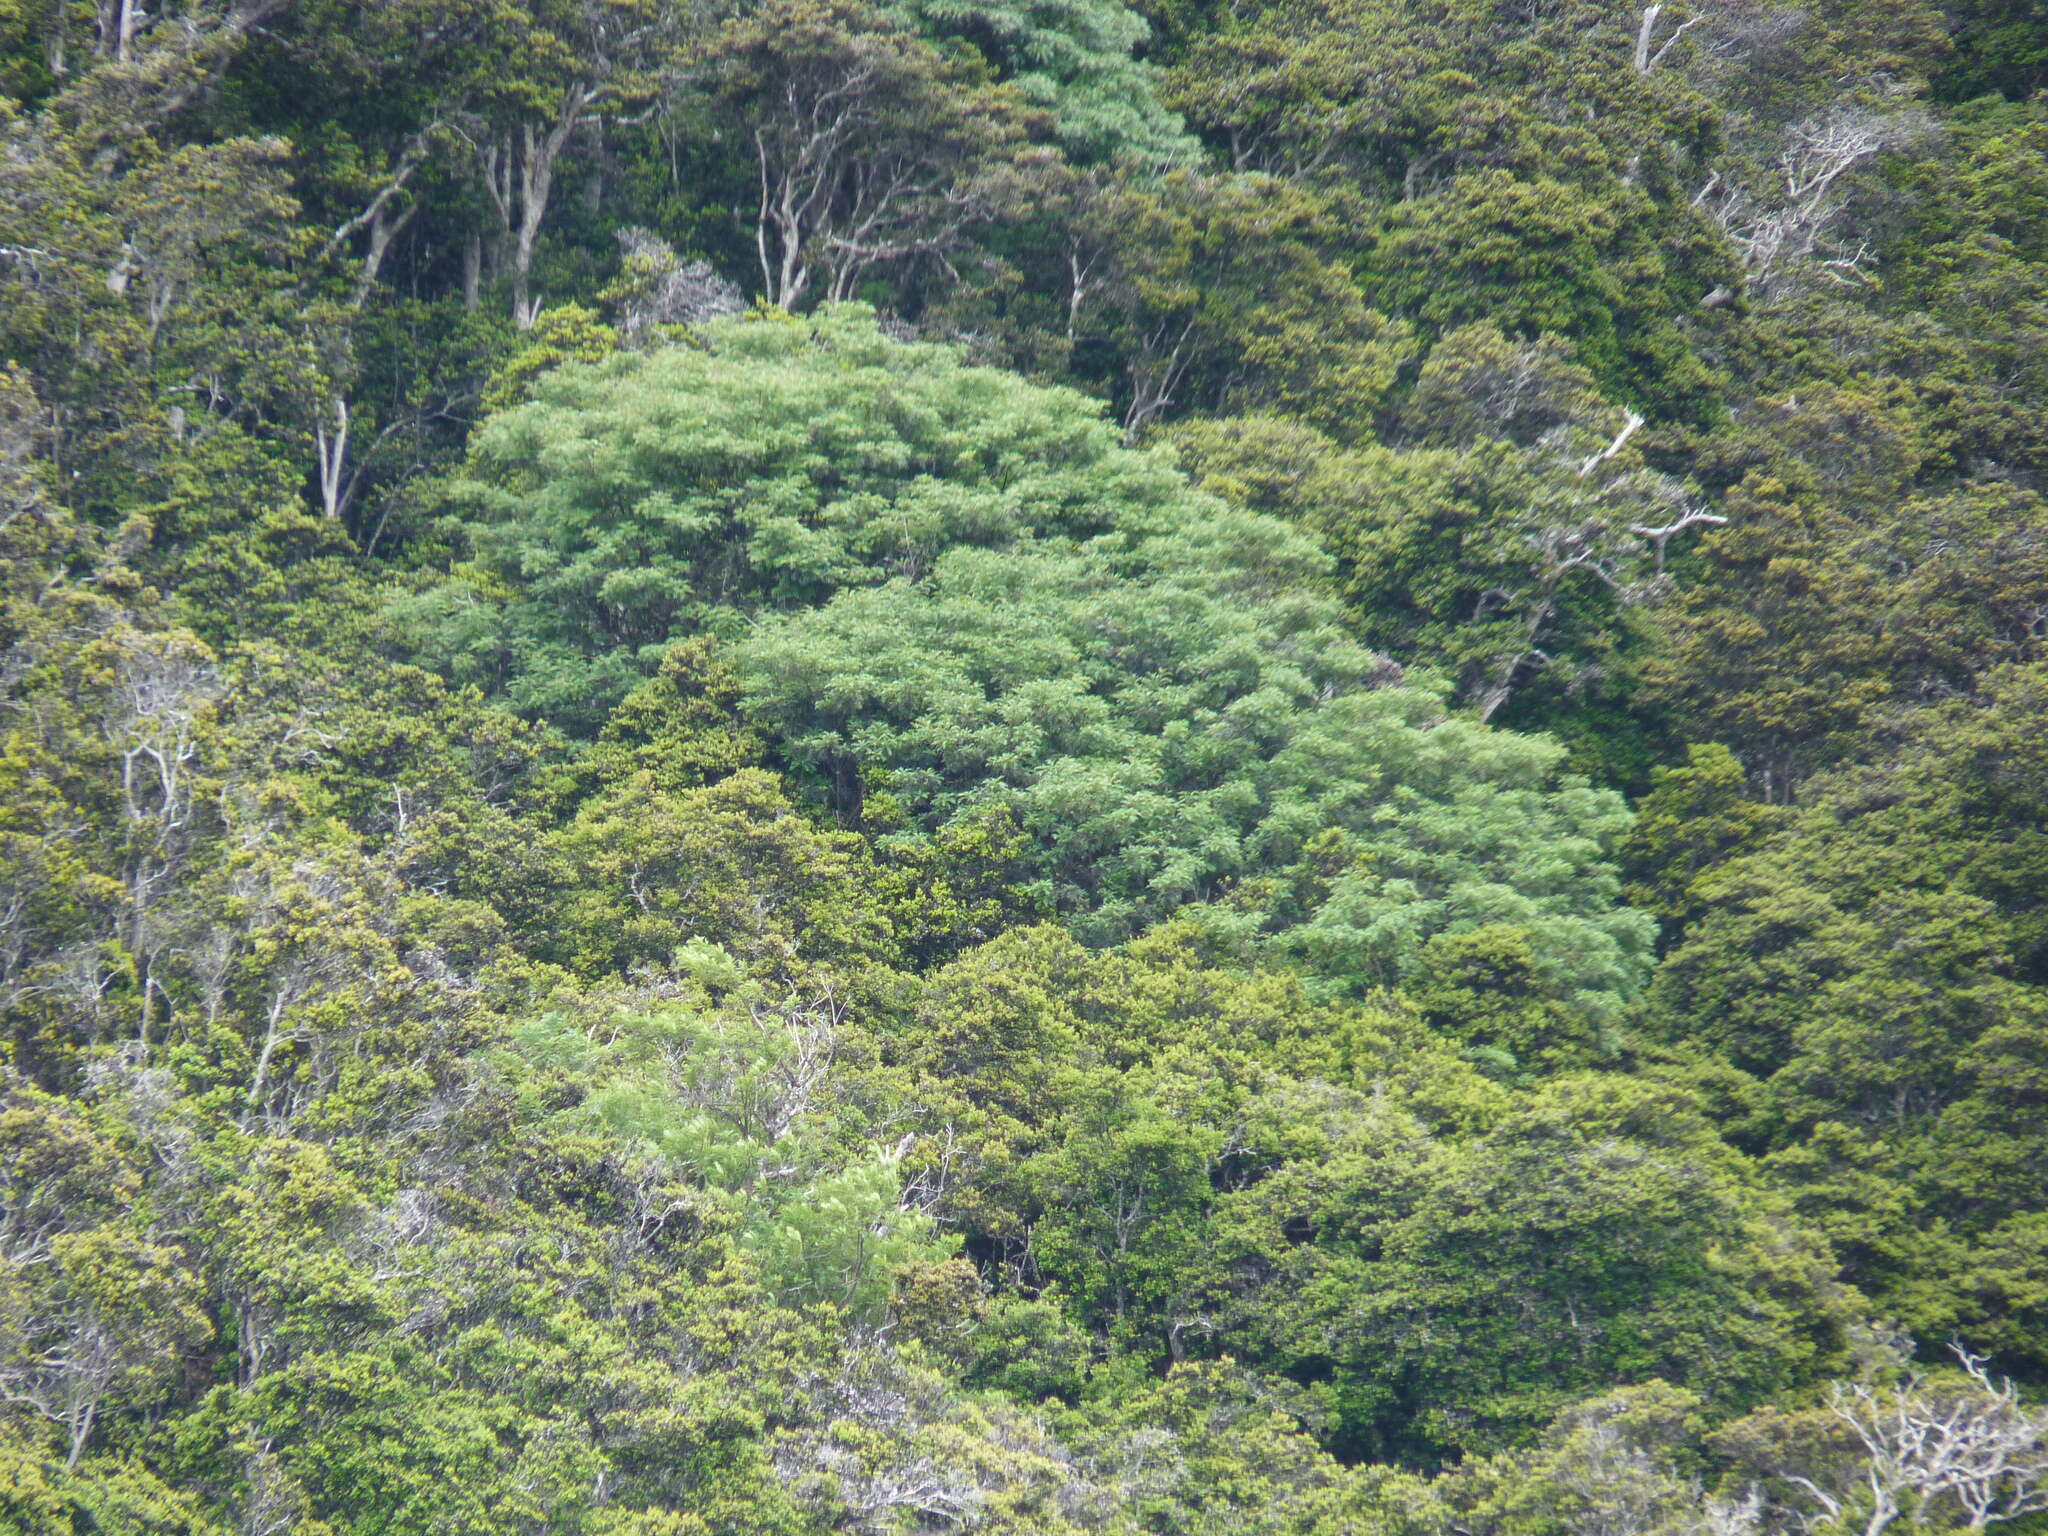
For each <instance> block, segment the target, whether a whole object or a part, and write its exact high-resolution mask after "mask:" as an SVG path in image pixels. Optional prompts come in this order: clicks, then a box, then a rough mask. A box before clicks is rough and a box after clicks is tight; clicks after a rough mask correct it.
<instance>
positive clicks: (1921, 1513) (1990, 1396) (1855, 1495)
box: [1777, 1344, 2048, 1536]
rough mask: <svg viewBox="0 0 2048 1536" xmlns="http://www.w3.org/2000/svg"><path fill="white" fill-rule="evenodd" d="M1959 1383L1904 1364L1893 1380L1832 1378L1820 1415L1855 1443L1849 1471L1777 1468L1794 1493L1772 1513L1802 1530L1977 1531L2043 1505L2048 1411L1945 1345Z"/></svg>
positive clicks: (2046, 1506) (2047, 1501)
mask: <svg viewBox="0 0 2048 1536" xmlns="http://www.w3.org/2000/svg"><path fill="white" fill-rule="evenodd" d="M1951 1349H1952V1350H1953V1351H1954V1353H1955V1356H1956V1358H1957V1360H1958V1361H1960V1362H1961V1365H1962V1369H1963V1375H1964V1381H1963V1382H1962V1383H1959V1384H1958V1383H1939V1382H1934V1381H1930V1380H1929V1379H1928V1377H1927V1375H1926V1374H1925V1373H1924V1372H1922V1371H1919V1370H1910V1371H1908V1372H1907V1373H1906V1375H1905V1377H1904V1379H1903V1380H1902V1381H1900V1382H1899V1383H1898V1384H1897V1385H1896V1386H1890V1387H1885V1386H1879V1385H1876V1384H1874V1383H1872V1382H1869V1381H1855V1382H1838V1383H1836V1385H1835V1386H1834V1388H1833V1389H1832V1391H1831V1392H1830V1394H1829V1398H1828V1412H1829V1414H1830V1415H1831V1416H1832V1417H1833V1419H1834V1420H1835V1421H1836V1422H1838V1423H1840V1424H1841V1425H1843V1426H1844V1427H1845V1428H1846V1429H1847V1430H1848V1432H1849V1434H1850V1435H1851V1436H1852V1437H1853V1440H1854V1443H1855V1444H1856V1445H1857V1446H1858V1447H1859V1448H1860V1450H1861V1453H1862V1454H1861V1456H1860V1458H1859V1461H1860V1465H1859V1466H1858V1467H1857V1469H1856V1471H1855V1473H1854V1475H1853V1476H1850V1477H1835V1478H1829V1477H1826V1476H1816V1475H1810V1474H1809V1473H1807V1472H1803V1471H1799V1470H1788V1471H1785V1472H1783V1473H1781V1474H1780V1475H1781V1477H1782V1480H1783V1482H1784V1483H1785V1484H1786V1486H1787V1487H1788V1488H1790V1489H1791V1490H1793V1492H1792V1495H1791V1499H1790V1501H1789V1502H1785V1503H1781V1504H1779V1505H1778V1506H1777V1512H1778V1513H1779V1514H1781V1515H1782V1516H1783V1517H1784V1518H1785V1519H1787V1520H1788V1521H1789V1522H1790V1523H1791V1524H1792V1525H1793V1526H1794V1527H1795V1528H1796V1529H1798V1530H1800V1531H1802V1532H1817V1531H1820V1530H1822V1529H1847V1528H1851V1527H1855V1526H1860V1528H1861V1530H1862V1536H1883V1532H1884V1531H1886V1530H1887V1529H1889V1528H1890V1527H1891V1526H1892V1525H1894V1524H1895V1523H1897V1522H1898V1521H1900V1520H1902V1519H1904V1520H1910V1521H1912V1522H1914V1523H1915V1524H1926V1523H1931V1522H1939V1523H1947V1524H1952V1523H1955V1522H1956V1521H1957V1520H1958V1519H1960V1522H1961V1524H1962V1526H1963V1528H1964V1529H1966V1530H1971V1531H1981V1530H1983V1529H1984V1528H1985V1527H1986V1526H1990V1525H1997V1524H2000V1523H2002V1522H2005V1521H2008V1520H2017V1519H2020V1518H2021V1517H2022V1516H2025V1515H2031V1514H2038V1513H2040V1512H2042V1511H2044V1510H2048V1410H2042V1409H2038V1408H2029V1407H2027V1406H2026V1405H2024V1404H2023V1403H2021V1402H2020V1400H2019V1394H2018V1392H2017V1391H2016V1389H2015V1388H2014V1387H2013V1384H2012V1383H2011V1382H2010V1381H2009V1380H2004V1379H2001V1378H1995V1377H1993V1376H1992V1375H1991V1373H1990V1371H1989V1369H1988V1368H1987V1365H1986V1362H1985V1361H1984V1359H1983V1358H1982V1357H1981V1356H1979V1355H1975V1354H1972V1353H1971V1352H1970V1351H1969V1350H1968V1349H1965V1348H1964V1347H1963V1346H1962V1345H1960V1344H1957V1345H1952V1346H1951Z"/></svg>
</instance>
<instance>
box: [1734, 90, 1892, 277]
mask: <svg viewBox="0 0 2048 1536" xmlns="http://www.w3.org/2000/svg"><path fill="white" fill-rule="evenodd" d="M1921 128H1922V124H1921V120H1920V118H1919V117H1918V116H1917V115H1916V114H1914V113H1912V112H1910V111H1903V110H1901V111H1888V110H1884V111H1881V110H1879V109H1878V108H1876V107H1874V106H1871V105H1867V104H1864V103H1861V102H1838V103H1836V104H1835V105H1834V106H1832V107H1830V108H1829V109H1828V110H1827V111H1825V112H1822V113H1819V114H1817V115H1815V116H1813V117H1809V118H1804V119H1802V120H1801V121H1799V122H1797V123H1794V124H1793V125H1792V126H1791V127H1790V128H1789V129H1788V130H1786V132H1785V135H1784V139H1783V142H1782V144H1781V146H1780V147H1779V149H1778V151H1777V152H1776V154H1775V155H1774V156H1772V157H1771V159H1770V161H1769V164H1768V165H1767V166H1766V168H1765V170H1764V172H1763V174H1762V175H1761V176H1758V177H1755V178H1753V179H1752V178H1745V177H1744V176H1743V175H1742V174H1741V173H1740V172H1739V171H1737V170H1735V169H1732V168H1725V167H1724V168H1723V169H1721V170H1718V171H1716V172H1714V174H1713V175H1712V176H1710V177H1709V178H1708V179H1707V181H1706V183H1705V184H1704V185H1703V186H1701V188H1700V189H1699V191H1698V192H1697V193H1696V194H1695V195H1694V197H1693V206H1694V207H1695V208H1698V209H1700V210H1701V211H1702V212H1704V213H1706V214H1707V215H1708V216H1709V217H1710V218H1712V219H1713V221H1714V222H1715V223H1716V224H1718V225H1719V226H1720V228H1721V230H1722V232H1723V233H1724V234H1725V235H1727V237H1728V239H1729V241H1730V243H1731V244H1733V245H1734V247H1735V250H1736V253H1737V254H1738V255H1739V256H1740V257H1741V259H1742V267H1743V272H1744V275H1745V278H1746V280H1747V283H1748V287H1749V291H1750V292H1751V293H1752V294H1754V295H1756V296H1758V297H1759V298H1769V297H1771V296H1772V295H1774V294H1776V293H1779V292H1782V291H1784V290H1785V289H1787V288H1788V287H1790V286H1792V285H1793V284H1795V283H1797V282H1798V281H1800V280H1801V279H1803V278H1807V277H1812V276H1818V277H1822V278H1825V279H1827V280H1829V281H1832V282H1835V283H1839V284H1861V283H1863V282H1865V281H1867V268H1868V265H1869V262H1870V258H1871V251H1870V248H1869V246H1868V244H1867V243H1863V242H1858V243H1857V244H1855V245H1853V246H1851V245H1849V244H1847V243H1845V242H1843V241H1842V240H1841V239H1839V238H1838V237H1839V236H1840V234H1841V229H1842V225H1843V223H1844V222H1845V220H1844V215H1845V214H1846V213H1847V211H1848V201H1849V199H1848V190H1849V189H1848V182H1847V178H1848V177H1849V174H1850V173H1851V172H1852V171H1854V170H1856V169H1857V168H1858V167H1859V166H1862V165H1864V164H1865V163H1866V162H1868V161H1869V160H1871V159H1872V158H1873V157H1875V156H1876V155H1878V154H1880V153H1882V152H1883V151H1885V150H1887V149H1893V148H1896V147H1898V146H1899V145H1901V144H1903V143H1905V142H1907V141H1908V140H1909V139H1911V138H1912V137H1913V136H1915V135H1916V134H1917V133H1919V132H1920V131H1921Z"/></svg>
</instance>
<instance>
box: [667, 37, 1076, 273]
mask: <svg viewBox="0 0 2048 1536" xmlns="http://www.w3.org/2000/svg"><path fill="white" fill-rule="evenodd" d="M706 68H707V70H708V77H709V85H708V91H709V105H710V109H711V111H712V113H713V116H714V118H715V119H716V121H718V122H719V123H720V124H721V125H722V126H723V127H724V129H725V130H726V131H729V132H731V133H733V134H735V135H736V136H739V137H741V138H742V139H744V140H751V142H752V144H753V146H754V156H755V162H756V168H757V170H758V173H759V191H760V196H759V203H758V207H757V209H756V213H755V222H754V240H755V249H756V253H757V255H758V257H759V261H760V268H761V281H762V283H763V285H764V292H765V294H766V297H767V300H768V302H769V303H771V304H774V305H777V306H779V307H780V308H783V309H786V310H795V309H797V308H799V307H801V306H802V305H804V304H805V303H806V302H807V301H809V300H810V299H811V297H812V293H813V290H814V289H815V290H816V294H817V297H818V298H820V299H824V300H827V301H840V300H845V299H851V298H854V297H856V296H857V295H858V294H859V292H860V286H861V283H862V281H863V279H864V278H865V277H866V276H867V275H868V274H869V273H870V272H871V271H874V270H877V269H884V268H889V267H893V266H897V265H900V264H904V263H911V262H929V263H935V264H938V265H940V266H941V267H943V266H944V264H945V262H946V260H947V258H948V256H949V255H950V253H952V252H953V251H954V250H955V249H957V248H958V246H959V245H960V244H961V243H962V241H963V240H965V238H966V237H967V233H968V231H969V230H971V229H973V228H974V227H975V226H977V225H979V224H983V223H986V222H987V221H988V220H989V219H991V218H992V217H993V216H994V214H995V211H996V208H995V202H994V198H993V190H992V189H993V177H994V176H995V175H996V174H997V173H998V172H999V170H1000V169H1001V168H1002V166H1003V165H1004V164H1005V162H1008V161H1012V160H1014V159H1015V158H1016V157H1017V156H1018V155H1020V154H1021V153H1023V152H1024V150H1025V149H1026V147H1027V144H1028V139H1029V136H1030V135H1031V133H1032V132H1033V131H1034V126H1035V125H1034V124H1033V121H1032V119H1031V117H1030V115H1029V114H1028V113H1027V111H1026V109H1025V107H1024V104H1023V101H1022V99H1021V97H1020V96H1019V94H1018V93H1017V92H1016V91H1015V90H1014V89H1013V88H1007V89H1006V88H1003V87H998V86H993V85H990V84H988V83H987V81H986V79H985V77H984V76H983V75H982V74H981V73H980V72H979V71H977V70H976V69H974V68H973V67H972V66H970V65H968V64H966V63H964V62H959V61H954V60H949V59H947V58H946V57H945V56H943V55H941V54H940V53H939V52H937V51H936V50H935V49H933V48H932V47H931V46H930V45H929V44H928V43H925V42H923V41H922V40H920V39H919V38H917V37H915V36H913V35H911V34H909V33H906V32H904V31H902V30H900V29H899V28H898V27H897V26H895V25H894V24H893V23H891V22H889V21H888V20H886V19H885V18H884V16H883V15H882V14H881V13H878V12H875V11H872V10H869V9H866V8H865V7H863V6H862V5H860V4H858V3H854V0H829V3H813V0H775V3H773V4H771V5H769V6H767V7H766V8H765V9H763V10H761V11H759V12H757V13H755V14H753V15H750V16H745V17H740V18H735V19H734V20H732V21H730V22H728V23H726V25H725V26H724V28H723V29H721V31H720V32H719V33H718V35H717V36H716V38H714V39H713V40H712V41H711V43H710V44H709V45H708V61H707V64H706Z"/></svg>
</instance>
